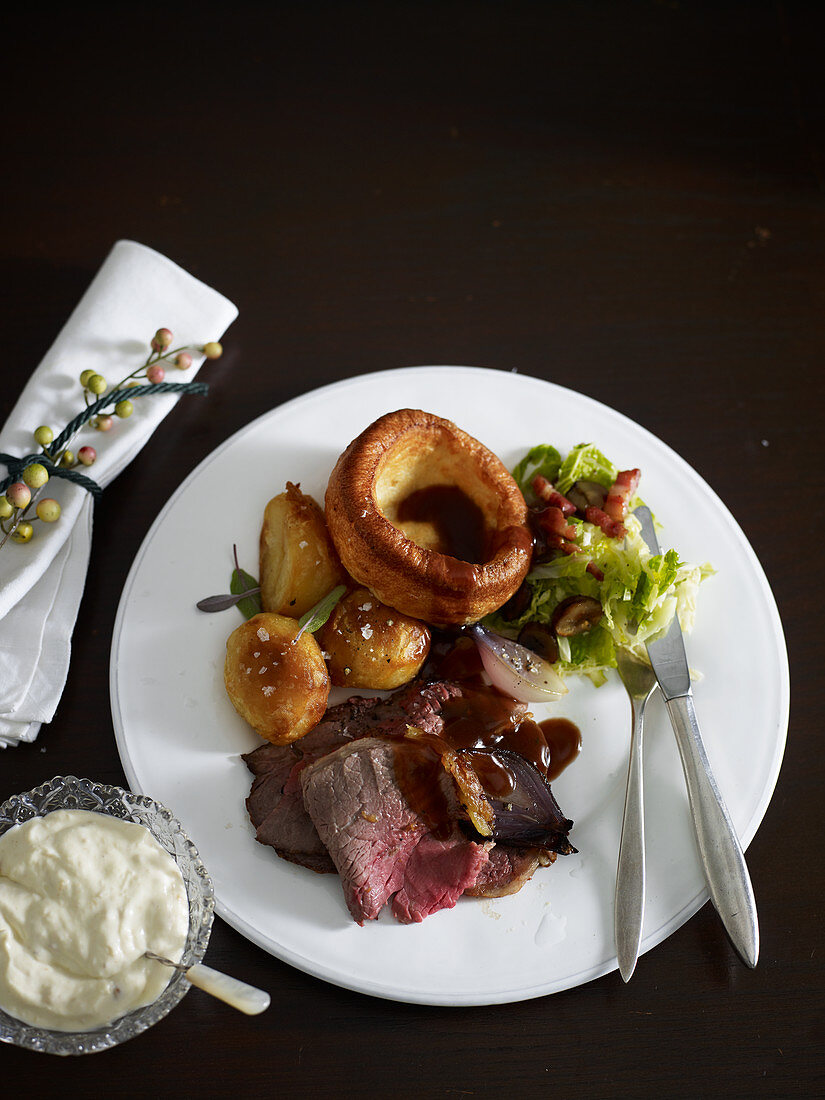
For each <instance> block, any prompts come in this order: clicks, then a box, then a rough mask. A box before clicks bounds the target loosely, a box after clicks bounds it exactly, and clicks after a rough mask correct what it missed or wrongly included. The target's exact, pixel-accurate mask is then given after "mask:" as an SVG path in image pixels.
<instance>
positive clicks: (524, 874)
mask: <svg viewBox="0 0 825 1100" xmlns="http://www.w3.org/2000/svg"><path fill="white" fill-rule="evenodd" d="M555 858H556V855H555V852H549V853H548V852H545V851H542V850H541V849H540V848H518V847H515V846H511V845H509V844H496V846H495V848H493V850H492V851H491V852H490V858H489V859H488V860H487V862H486V863H485V864H484V866H483V867H482V868H481V873H480V874H479V876H478V878H477V879H476V881H475V883H474V884H473V885H472V886H471V887H469V889H468V890H467V893H468V894H471V895H472V896H473V897H477V898H503V897H505V896H506V895H507V894H517V893H518V891H519V890H520V889H521V888H522V886H524V884H525V882H529V881H530V879H531V878H532V877H533V872H534V871H535V870H536V868H537V867H538V866H539V865H546V864H548V863H552V862H553V860H555Z"/></svg>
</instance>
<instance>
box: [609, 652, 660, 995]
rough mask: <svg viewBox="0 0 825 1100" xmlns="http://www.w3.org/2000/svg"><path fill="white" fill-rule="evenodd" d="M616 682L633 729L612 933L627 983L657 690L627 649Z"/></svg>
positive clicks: (635, 950) (641, 898) (641, 883)
mask: <svg viewBox="0 0 825 1100" xmlns="http://www.w3.org/2000/svg"><path fill="white" fill-rule="evenodd" d="M616 664H617V668H618V673H619V679H620V680H621V681H622V683H623V684H624V686H625V688H626V689H627V694H628V695H629V696H630V708H631V712H632V715H633V728H632V732H631V735H630V763H629V765H628V769H627V790H626V792H625V799H624V816H623V818H622V838H621V841H620V842H619V864H618V867H617V869H616V898H615V903H614V913H613V928H614V935H615V939H616V955H617V957H618V960H619V972H620V973H621V975H622V978H623V979H624V980H625V981H626V982H629V981H630V977H631V975H632V973H633V971H634V969H635V967H636V960H637V959H638V957H639V946H640V944H641V942H642V923H643V921H644V912H645V820H644V791H643V787H642V779H643V776H642V748H643V731H644V714H645V704H646V703H647V701H648V699H649V698H650V696H651V694H652V692H653V689H654V688H655V687H656V677H655V676H654V674H653V669H652V668H651V667H650V665H648V664H646V663H645V662H644V661H642V660H640V659H639V658H638V657H634V656H633V654H632V653H630V652H628V651H627V650H623V649H617V650H616Z"/></svg>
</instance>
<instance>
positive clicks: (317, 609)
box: [296, 584, 347, 641]
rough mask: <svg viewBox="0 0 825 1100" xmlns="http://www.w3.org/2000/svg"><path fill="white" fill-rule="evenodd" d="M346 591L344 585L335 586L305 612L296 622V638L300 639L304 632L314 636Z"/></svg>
mask: <svg viewBox="0 0 825 1100" xmlns="http://www.w3.org/2000/svg"><path fill="white" fill-rule="evenodd" d="M346 590H347V588H346V585H344V584H339V585H337V586H336V587H335V588H333V590H332V591H331V592H328V593H327V594H326V596H324V598H323V599H322V600H319V601H318V603H316V604H315V606H314V607H311V608H310V609H309V611H305V612H304V614H303V615H302V616H301V617H300V619H299V620H298V634H297V638H300V637H301V635H302V634H303V632H304V631H305V630H308V631H309V632H310V633H311V634H314V633H315V631H316V630H320V629H321V627H322V626H323V625H324V623H325V622H326V621H327V619H328V618H329V617H330V615H331V614H332V609H333V608H334V607H335V605H336V604H337V603H338V601H339V600H340V599H341V597H342V596H343V595H344V593H345V592H346ZM297 638H296V641H297Z"/></svg>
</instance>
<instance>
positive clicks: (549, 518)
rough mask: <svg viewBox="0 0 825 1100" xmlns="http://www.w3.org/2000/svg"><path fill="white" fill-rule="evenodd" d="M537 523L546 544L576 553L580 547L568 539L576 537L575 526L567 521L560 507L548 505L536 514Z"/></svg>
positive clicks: (569, 552)
mask: <svg viewBox="0 0 825 1100" xmlns="http://www.w3.org/2000/svg"><path fill="white" fill-rule="evenodd" d="M538 525H539V527H541V529H542V532H543V534H544V537H545V539H546V541H547V545H548V546H551V547H553V549H555V550H561V551H562V552H563V553H565V554H578V553H580V551H581V548H580V547H579V546H577V545H576V544H575V542H572V541H570V540H571V539H574V538H575V537H576V528H575V527H573V526H572V524H569V523H567V521H566V520H565V518H564V516H563V514H562V512H561V509H560V508H556V507H555V506H554V505H550V507H549V508H545V509H544V510H543V511H542V512H539V515H538Z"/></svg>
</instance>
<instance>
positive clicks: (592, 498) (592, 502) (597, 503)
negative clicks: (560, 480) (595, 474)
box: [567, 479, 607, 512]
mask: <svg viewBox="0 0 825 1100" xmlns="http://www.w3.org/2000/svg"><path fill="white" fill-rule="evenodd" d="M606 497H607V489H606V488H605V486H604V485H600V484H599V482H598V481H586V480H584V479H582V480H580V481H577V482H575V483H574V484H573V486H572V487H571V488H570V489H569V490H568V492H567V499H568V500H569V501H570V503H571V504H575V505H576V508H577V509H578V511H580V512H584V510H585V509H586V508H590V507H594V508H603V507H604V502H605V498H606Z"/></svg>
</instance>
